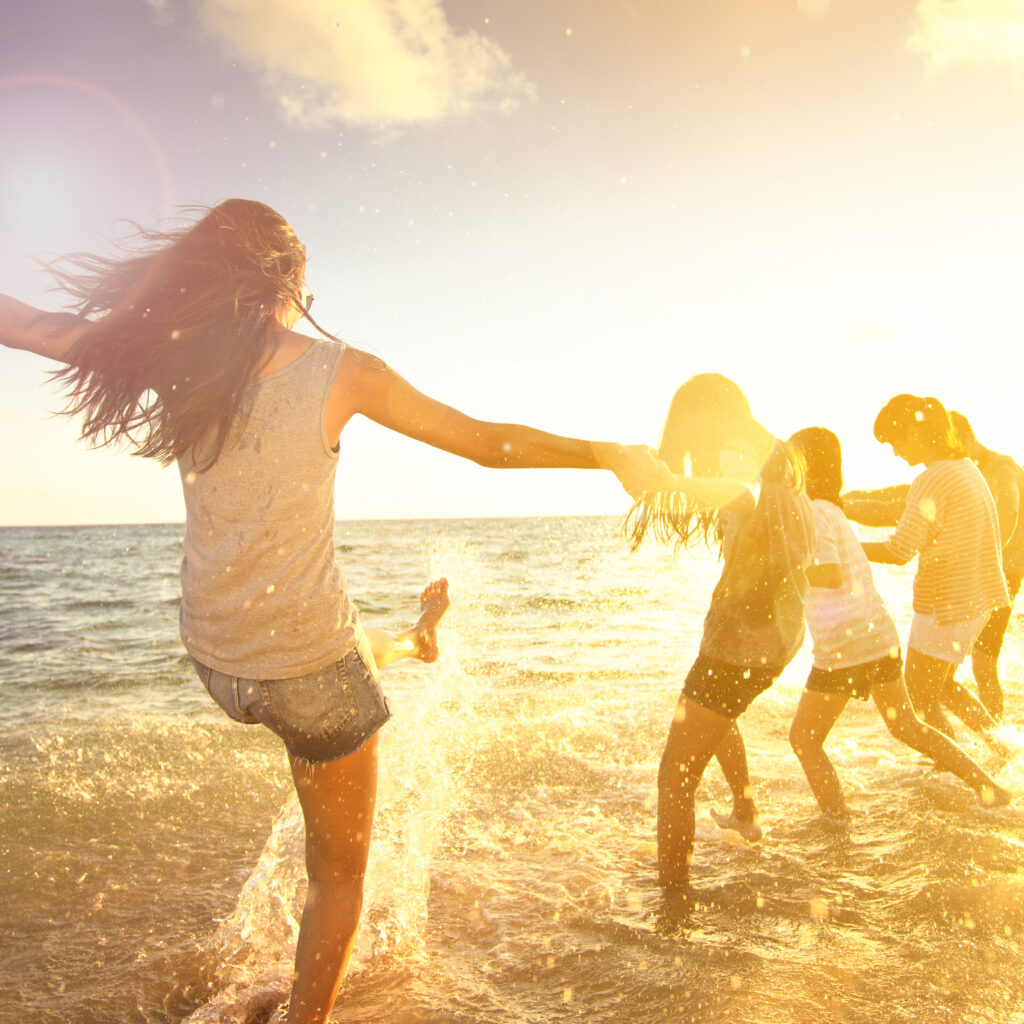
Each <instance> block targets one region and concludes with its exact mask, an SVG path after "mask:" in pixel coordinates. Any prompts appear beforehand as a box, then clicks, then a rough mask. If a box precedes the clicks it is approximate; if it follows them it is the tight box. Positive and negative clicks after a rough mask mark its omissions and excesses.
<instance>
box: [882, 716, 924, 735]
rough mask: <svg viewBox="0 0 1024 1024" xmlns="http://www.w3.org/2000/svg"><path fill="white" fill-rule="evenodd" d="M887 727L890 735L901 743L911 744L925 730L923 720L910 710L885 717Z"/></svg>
mask: <svg viewBox="0 0 1024 1024" xmlns="http://www.w3.org/2000/svg"><path fill="white" fill-rule="evenodd" d="M885 725H886V728H888V730H889V733H890V735H891V736H892V737H893V738H894V739H897V740H899V741H900V743H910V742H911V741H912V740H914V739H915V738H916V737H917V736H918V735H919V734H920V732H921V730H922V729H923V728H924V724H923V723H922V721H921V719H920V718H918V717H917V715H915V714H914V713H913V712H912V711H910V710H906V709H905V710H903V711H899V712H896V714H894V715H891V716H890V715H886V716H885Z"/></svg>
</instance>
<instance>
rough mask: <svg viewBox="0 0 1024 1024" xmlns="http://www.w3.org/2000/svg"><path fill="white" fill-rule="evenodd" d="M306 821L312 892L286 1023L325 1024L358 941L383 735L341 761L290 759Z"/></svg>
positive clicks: (297, 957) (296, 955) (307, 859)
mask: <svg viewBox="0 0 1024 1024" xmlns="http://www.w3.org/2000/svg"><path fill="white" fill-rule="evenodd" d="M290 760H291V768H292V778H293V780H294V781H295V789H296V792H297V793H298V795H299V803H300V804H301V806H302V814H303V817H304V818H305V821H306V874H307V876H308V878H309V890H308V892H307V893H306V905H305V909H304V910H303V912H302V923H301V925H300V927H299V941H298V946H297V948H296V951H295V978H294V981H293V983H292V992H291V1001H290V1003H289V1007H288V1017H287V1022H288V1024H323V1022H324V1021H326V1020H327V1017H328V1015H329V1014H330V1012H331V1008H332V1007H333V1006H334V1000H335V999H336V997H337V995H338V989H339V987H340V986H341V982H342V979H343V978H344V976H345V969H346V968H347V967H348V962H349V958H350V957H351V955H352V947H353V945H354V943H355V938H356V930H357V928H358V925H359V914H360V911H361V910H362V903H363V875H364V873H365V871H366V858H367V855H368V853H369V849H370V831H371V828H372V826H373V812H374V807H375V804H376V798H377V737H376V736H372V737H370V739H368V740H367V741H366V743H364V744H363V746H362V747H361V748H360V749H359V750H358V751H356V753H354V754H351V755H349V756H348V757H343V758H341V759H340V760H338V761H331V762H329V763H327V764H320V765H312V766H311V765H308V764H306V763H305V762H303V761H298V760H296V759H295V758H291V759H290Z"/></svg>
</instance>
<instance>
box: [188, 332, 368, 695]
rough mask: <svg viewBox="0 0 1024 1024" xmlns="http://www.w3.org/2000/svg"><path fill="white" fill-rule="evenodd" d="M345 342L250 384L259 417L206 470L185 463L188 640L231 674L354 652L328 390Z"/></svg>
mask: <svg viewBox="0 0 1024 1024" xmlns="http://www.w3.org/2000/svg"><path fill="white" fill-rule="evenodd" d="M344 351H345V348H344V346H343V345H341V344H338V343H335V342H329V341H314V342H313V343H312V344H311V345H310V347H309V348H308V349H307V350H306V351H305V352H304V353H303V354H302V355H301V356H299V358H298V359H296V360H294V361H293V362H291V363H289V364H288V365H287V366H285V367H283V368H282V369H280V370H278V371H276V372H274V373H271V374H268V375H267V376H265V377H260V378H258V379H257V380H255V381H254V382H253V383H252V384H251V385H250V386H249V391H248V394H247V399H249V400H251V411H250V413H249V416H248V419H247V420H245V422H243V423H239V424H236V427H235V428H234V431H233V433H232V435H231V437H230V438H229V441H228V443H227V444H226V445H225V447H224V451H223V452H222V453H221V456H220V458H219V459H218V460H217V461H216V463H214V465H213V466H212V467H210V469H208V470H206V471H205V472H199V471H197V470H196V468H195V464H194V462H193V461H192V460H191V458H187V457H186V458H183V459H181V460H179V462H178V468H179V471H180V472H181V486H182V491H183V493H184V496H185V510H186V518H185V551H184V558H183V559H182V563H181V638H182V640H183V642H184V644H185V648H186V650H187V651H188V653H189V654H190V655H191V656H192V657H193V658H195V660H196V661H199V662H201V663H202V664H204V665H208V666H209V667H210V668H214V669H216V670H217V671H219V672H225V673H227V674H228V675H233V676H242V677H245V678H249V679H287V678H289V677H291V676H298V675H303V674H305V673H307V672H312V671H314V670H315V669H318V668H322V667H323V666H324V665H329V664H331V663H332V662H334V661H337V660H339V659H340V658H343V657H344V656H345V655H346V654H348V652H349V651H351V650H352V648H353V647H355V645H356V635H357V630H358V628H359V627H358V621H357V613H356V610H355V608H354V606H353V605H352V602H351V601H350V600H349V598H348V594H347V592H346V587H345V579H344V576H343V575H342V572H341V568H340V567H339V566H338V565H337V563H336V562H335V559H334V477H335V471H336V470H337V466H338V453H337V451H335V450H332V449H331V447H330V444H329V443H328V440H327V435H326V432H325V427H324V416H325V413H326V407H327V397H328V395H329V394H330V390H331V386H332V384H333V382H334V377H335V374H336V373H337V370H338V364H339V362H340V360H341V356H342V354H343V352H344Z"/></svg>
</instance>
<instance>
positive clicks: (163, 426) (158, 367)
mask: <svg viewBox="0 0 1024 1024" xmlns="http://www.w3.org/2000/svg"><path fill="white" fill-rule="evenodd" d="M194 212H197V213H199V214H201V217H200V219H199V220H198V221H196V222H194V223H193V224H191V225H189V226H188V227H185V228H183V229H181V230H178V231H147V230H145V229H143V228H140V227H138V226H137V225H134V226H135V227H136V231H137V235H136V237H135V238H134V239H133V240H132V241H131V243H130V244H127V245H122V247H121V255H120V257H119V258H105V257H101V256H95V255H91V254H88V253H72V254H70V255H68V256H65V257H64V258H63V259H61V260H58V261H56V262H55V263H52V264H50V267H49V269H50V272H51V273H52V275H53V278H54V281H55V283H56V286H57V287H58V288H59V289H60V290H62V291H64V292H65V293H67V294H68V295H70V296H71V297H72V298H73V299H74V300H75V301H74V302H73V308H74V309H75V311H76V312H77V315H78V316H79V317H81V318H82V319H83V320H88V326H87V327H86V329H85V331H84V333H83V334H82V336H81V338H80V339H79V340H78V341H77V342H76V343H75V345H74V346H73V347H72V349H71V351H70V353H69V354H68V361H69V364H68V366H66V367H64V368H62V369H60V370H58V371H55V372H54V373H53V379H54V380H56V381H58V382H59V383H60V384H61V386H62V387H63V389H64V391H65V393H66V396H67V400H66V403H65V406H64V408H63V409H62V410H61V412H63V413H65V414H67V415H77V414H81V415H82V427H81V436H82V438H83V439H84V440H86V441H88V442H89V443H91V444H92V445H94V446H96V447H104V446H107V445H112V444H117V443H124V444H127V445H128V446H129V447H131V448H132V449H133V451H134V453H135V454H137V455H141V456H144V457H145V458H151V459H156V460H157V461H158V462H160V463H161V465H167V464H168V463H170V462H173V461H175V460H176V459H179V458H181V457H182V456H183V455H185V454H186V453H191V454H192V456H193V457H194V458H195V459H196V460H197V468H200V469H208V468H209V467H210V466H212V465H213V464H214V463H215V462H216V461H217V459H218V457H219V456H220V453H221V451H222V450H223V448H224V445H225V443H226V441H227V439H228V434H229V431H230V430H231V427H232V425H233V424H234V422H235V420H236V418H237V417H239V416H240V415H241V416H243V417H244V415H245V394H244V393H245V389H246V386H247V385H248V383H249V382H250V381H251V380H252V379H253V377H254V376H255V375H256V373H257V372H258V371H259V368H260V366H261V365H263V363H264V362H265V361H266V360H267V358H269V355H270V354H272V353H273V349H274V344H275V343H274V338H275V335H276V327H277V326H278V323H279V321H278V315H279V313H280V311H281V310H282V309H286V308H287V307H288V306H289V304H300V299H301V295H302V289H303V280H304V274H305V266H306V250H305V247H304V246H303V245H302V243H301V242H300V241H299V240H298V238H296V236H295V232H294V231H293V230H292V228H291V225H289V223H288V222H287V221H286V220H285V219H284V218H283V217H282V216H281V215H280V214H278V213H277V212H275V211H274V210H272V209H271V208H270V207H269V206H266V205H264V204H263V203H259V202H255V201H253V200H248V199H229V200H227V201H226V202H223V203H221V204H219V205H218V206H215V207H213V208H212V209H211V208H209V207H200V208H196V209H195V211H194ZM300 305H301V304H300Z"/></svg>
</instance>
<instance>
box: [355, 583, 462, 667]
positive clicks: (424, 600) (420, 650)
mask: <svg viewBox="0 0 1024 1024" xmlns="http://www.w3.org/2000/svg"><path fill="white" fill-rule="evenodd" d="M449 604H451V601H450V600H449V598H448V581H447V580H446V579H445V578H444V577H443V576H442V577H441V579H439V580H434V582H433V583H429V584H427V586H426V587H425V588H424V590H423V593H422V594H420V617H419V619H418V620H417V622H416V625H415V626H413V627H412V628H411V629H407V630H404V631H403V632H401V633H389V632H388V631H387V630H384V629H376V628H373V627H370V628H366V629H364V630H363V632H364V633H365V634H366V639H367V640H369V641H370V647H371V649H372V650H373V660H374V661H375V662H376V663H377V668H383V667H384V666H385V665H390V664H391V662H393V661H398V660H399V659H400V658H418V659H419V660H420V661H437V624H438V623H439V622H440V621H441V616H443V615H444V613H445V612H446V611H448V606H449Z"/></svg>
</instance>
